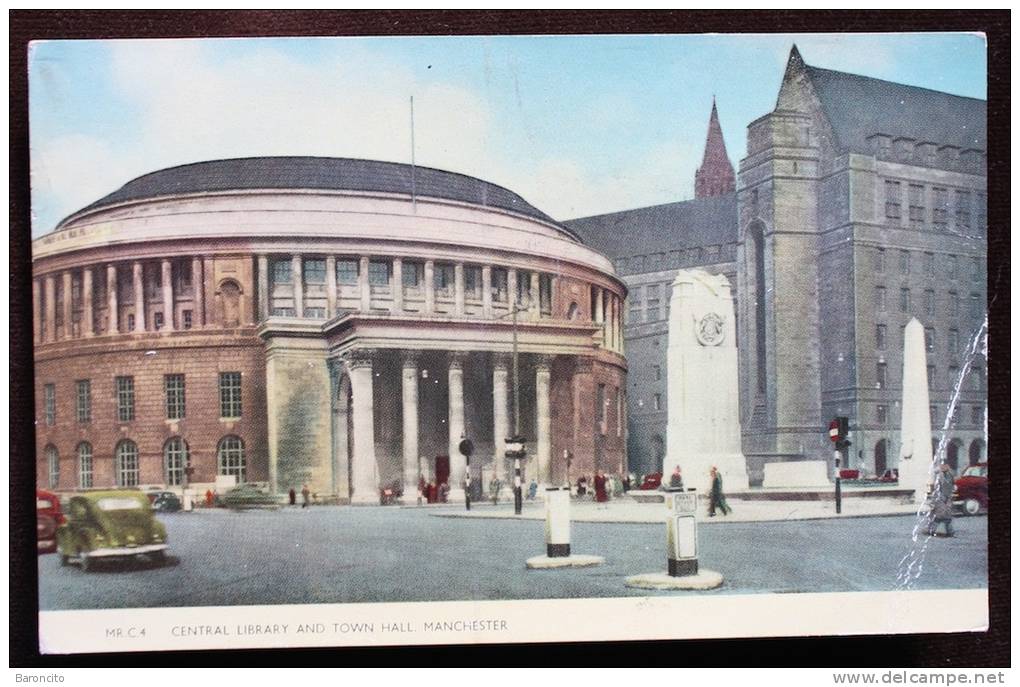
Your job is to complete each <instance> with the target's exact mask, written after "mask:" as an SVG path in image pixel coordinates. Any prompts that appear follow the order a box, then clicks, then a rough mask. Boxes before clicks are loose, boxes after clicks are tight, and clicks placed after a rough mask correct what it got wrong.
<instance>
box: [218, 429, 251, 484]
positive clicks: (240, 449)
mask: <svg viewBox="0 0 1020 687" xmlns="http://www.w3.org/2000/svg"><path fill="white" fill-rule="evenodd" d="M216 458H217V461H216V462H217V466H218V467H217V471H218V472H219V474H221V475H233V476H234V477H236V478H237V482H238V484H240V483H241V482H243V481H244V470H245V463H244V442H243V441H241V438H240V437H235V436H227V437H223V438H222V439H220V445H219V448H218V449H217V450H216Z"/></svg>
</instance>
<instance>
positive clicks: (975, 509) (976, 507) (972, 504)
mask: <svg viewBox="0 0 1020 687" xmlns="http://www.w3.org/2000/svg"><path fill="white" fill-rule="evenodd" d="M963 509H964V510H965V511H967V515H977V514H978V513H979V512H980V511H981V503H980V502H979V501H978V500H977V499H967V500H966V501H964V503H963Z"/></svg>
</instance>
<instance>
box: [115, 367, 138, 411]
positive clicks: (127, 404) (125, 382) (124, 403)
mask: <svg viewBox="0 0 1020 687" xmlns="http://www.w3.org/2000/svg"><path fill="white" fill-rule="evenodd" d="M115 386H116V388H117V419H118V420H119V421H120V422H131V421H132V420H134V419H135V378H134V377H117V379H116V385H115Z"/></svg>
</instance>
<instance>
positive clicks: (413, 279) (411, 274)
mask: <svg viewBox="0 0 1020 687" xmlns="http://www.w3.org/2000/svg"><path fill="white" fill-rule="evenodd" d="M424 274H425V265H423V264H422V263H420V262H404V264H403V265H402V266H401V268H400V282H401V283H402V284H403V285H404V288H405V289H418V288H421V283H422V281H423V279H424Z"/></svg>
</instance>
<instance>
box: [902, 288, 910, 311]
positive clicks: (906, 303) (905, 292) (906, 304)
mask: <svg viewBox="0 0 1020 687" xmlns="http://www.w3.org/2000/svg"><path fill="white" fill-rule="evenodd" d="M900 312H910V289H900Z"/></svg>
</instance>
